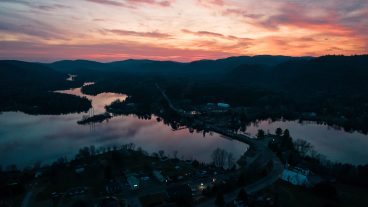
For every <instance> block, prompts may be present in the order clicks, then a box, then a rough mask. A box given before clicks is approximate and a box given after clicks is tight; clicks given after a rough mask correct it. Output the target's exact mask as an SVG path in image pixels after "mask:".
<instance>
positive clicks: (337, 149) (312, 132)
mask: <svg viewBox="0 0 368 207" xmlns="http://www.w3.org/2000/svg"><path fill="white" fill-rule="evenodd" d="M278 127H280V128H282V129H289V131H290V134H291V136H292V137H293V138H294V139H304V140H307V141H308V142H310V143H311V144H312V145H313V146H314V149H315V150H317V152H319V153H321V154H322V155H324V156H326V158H327V159H330V160H332V161H340V162H346V163H352V164H368V150H367V149H368V136H367V135H364V134H361V133H358V132H353V133H349V132H345V131H343V130H338V129H335V128H332V127H329V126H327V125H320V124H317V123H313V122H304V123H299V122H297V121H276V122H272V121H260V122H258V123H256V124H251V125H250V126H248V127H247V132H248V133H250V134H252V135H255V134H256V133H257V130H258V129H259V128H260V129H263V130H265V131H266V132H267V131H270V132H272V133H274V132H275V130H276V128H278Z"/></svg>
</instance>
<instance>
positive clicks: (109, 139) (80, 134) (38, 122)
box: [0, 88, 248, 167]
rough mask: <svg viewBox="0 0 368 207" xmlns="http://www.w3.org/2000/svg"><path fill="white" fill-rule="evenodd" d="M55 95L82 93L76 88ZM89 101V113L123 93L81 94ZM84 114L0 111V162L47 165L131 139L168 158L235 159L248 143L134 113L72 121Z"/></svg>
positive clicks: (3, 164) (101, 108)
mask: <svg viewBox="0 0 368 207" xmlns="http://www.w3.org/2000/svg"><path fill="white" fill-rule="evenodd" d="M58 92H59V93H68V94H74V95H78V96H86V95H84V94H82V93H81V90H80V88H77V89H71V90H66V91H58ZM86 97H87V98H88V99H90V100H92V106H93V110H94V113H95V114H98V113H103V112H105V108H104V106H105V105H107V104H110V103H111V102H112V101H114V100H116V99H120V100H124V99H125V98H126V97H127V96H126V95H124V94H116V93H101V94H99V95H97V96H86ZM87 114H88V113H80V114H68V115H37V116H35V115H27V114H24V113H21V112H6V113H2V114H0V165H2V166H3V167H5V166H8V165H10V164H16V165H17V166H19V167H25V166H30V165H33V164H34V163H35V162H37V161H41V162H42V163H44V164H45V163H50V162H53V161H55V160H56V159H57V158H59V157H61V156H67V157H68V158H72V157H73V156H74V155H75V154H76V153H77V152H78V150H79V149H80V148H82V147H85V146H91V145H94V146H95V147H96V148H100V147H105V148H107V147H112V146H120V145H122V144H128V143H134V144H135V145H136V146H137V147H142V148H143V150H145V151H147V152H149V153H153V152H158V151H159V150H164V151H165V153H166V154H167V155H168V156H170V157H173V154H174V151H177V152H178V155H177V156H178V157H179V158H183V159H196V160H199V161H201V162H205V163H210V162H211V161H212V159H211V154H212V152H213V151H214V150H215V149H216V148H222V149H224V150H226V151H228V152H231V153H232V154H233V155H234V158H235V159H238V158H240V156H241V155H243V154H244V152H245V151H246V150H247V148H248V145H246V144H244V143H241V142H239V141H236V140H229V139H226V138H223V137H222V136H221V135H219V134H216V133H213V134H206V135H205V136H203V134H202V133H196V132H194V133H190V132H189V130H188V129H181V130H178V131H173V130H172V129H171V128H170V127H169V126H167V125H165V124H163V123H162V122H158V121H157V120H156V117H154V116H152V119H150V120H143V119H139V118H138V117H136V116H118V117H113V118H112V119H110V120H109V121H107V122H103V123H96V124H94V125H78V124H77V121H78V120H81V119H82V117H83V116H86V115H87Z"/></svg>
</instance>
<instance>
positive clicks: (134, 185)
mask: <svg viewBox="0 0 368 207" xmlns="http://www.w3.org/2000/svg"><path fill="white" fill-rule="evenodd" d="M127 182H128V184H129V186H130V188H131V189H132V190H137V189H138V188H139V180H138V178H136V177H135V176H133V175H130V176H128V178H127Z"/></svg>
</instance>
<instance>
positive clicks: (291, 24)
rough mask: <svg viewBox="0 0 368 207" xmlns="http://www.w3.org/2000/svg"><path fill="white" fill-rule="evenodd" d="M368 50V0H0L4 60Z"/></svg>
mask: <svg viewBox="0 0 368 207" xmlns="http://www.w3.org/2000/svg"><path fill="white" fill-rule="evenodd" d="M363 53H364V54H366V53H368V0H63V1H61V0H0V59H18V60H26V61H41V62H51V61H55V60H61V59H90V60H97V61H103V62H107V61H113V60H123V59H129V58H135V59H156V60H175V61H185V62H186V61H192V60H197V59H217V58H223V57H228V56H239V55H260V54H270V55H291V56H320V55H325V54H344V55H351V54H363Z"/></svg>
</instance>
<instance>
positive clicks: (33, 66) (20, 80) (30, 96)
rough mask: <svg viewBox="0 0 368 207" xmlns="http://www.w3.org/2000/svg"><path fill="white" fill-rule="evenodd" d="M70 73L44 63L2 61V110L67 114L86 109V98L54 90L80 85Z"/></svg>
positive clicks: (87, 101)
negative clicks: (69, 76)
mask: <svg viewBox="0 0 368 207" xmlns="http://www.w3.org/2000/svg"><path fill="white" fill-rule="evenodd" d="M67 77H68V76H67V75H66V74H63V73H60V72H56V71H54V70H52V69H51V68H48V67H47V66H45V65H42V64H37V63H25V62H20V61H0V99H1V102H0V112H1V111H23V112H25V113H29V114H65V113H73V112H82V111H87V110H88V109H89V108H90V107H91V103H90V101H89V100H88V99H86V98H81V97H77V96H73V95H68V94H60V93H53V92H52V91H55V90H61V89H67V88H71V87H77V86H78V85H79V84H80V83H78V82H77V81H76V82H72V81H67V80H66V79H67Z"/></svg>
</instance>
